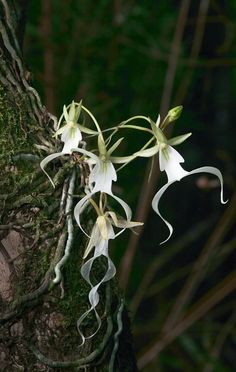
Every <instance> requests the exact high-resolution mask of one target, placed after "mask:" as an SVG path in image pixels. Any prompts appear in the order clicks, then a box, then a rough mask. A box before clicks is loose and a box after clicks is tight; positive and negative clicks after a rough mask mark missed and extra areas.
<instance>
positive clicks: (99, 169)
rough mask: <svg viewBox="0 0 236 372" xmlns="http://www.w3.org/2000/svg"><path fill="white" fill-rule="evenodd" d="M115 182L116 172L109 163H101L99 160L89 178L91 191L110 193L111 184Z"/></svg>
mask: <svg viewBox="0 0 236 372" xmlns="http://www.w3.org/2000/svg"><path fill="white" fill-rule="evenodd" d="M116 180H117V175H116V171H115V168H114V165H113V164H112V162H111V161H106V162H103V161H101V160H99V163H97V164H96V165H95V166H94V168H93V169H92V171H91V173H90V176H89V184H90V186H91V185H92V184H93V183H94V186H92V191H93V192H94V193H95V192H98V191H100V192H105V193H107V194H111V193H112V182H113V181H116Z"/></svg>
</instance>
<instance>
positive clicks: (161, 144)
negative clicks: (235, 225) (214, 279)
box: [134, 106, 227, 244]
mask: <svg viewBox="0 0 236 372" xmlns="http://www.w3.org/2000/svg"><path fill="white" fill-rule="evenodd" d="M181 111H182V106H178V107H175V108H174V109H172V110H170V111H169V112H168V115H167V116H166V117H165V119H164V121H163V122H161V119H160V115H159V116H158V118H157V121H156V123H154V122H153V121H152V120H151V119H149V120H150V124H151V128H152V132H153V136H154V137H153V138H154V139H155V140H156V144H155V145H154V146H152V147H150V148H147V149H144V150H141V151H138V152H137V153H136V155H137V156H140V157H151V156H153V155H155V154H157V153H158V152H159V164H160V170H161V171H165V172H166V174H167V178H168V181H167V183H166V184H165V185H164V186H163V187H162V188H161V189H160V190H159V191H158V192H157V193H156V194H155V196H154V198H153V200H152V208H153V209H154V211H155V212H156V213H157V214H158V215H159V217H160V218H161V219H162V220H163V221H164V222H165V224H166V226H167V227H168V229H169V236H168V237H167V238H166V239H165V240H164V241H163V242H162V243H161V244H163V243H165V242H167V241H168V240H169V239H170V237H171V235H172V233H173V227H172V226H171V224H170V223H169V222H168V221H167V220H166V219H165V218H164V217H163V216H162V214H161V213H160V211H159V201H160V199H161V197H162V195H163V194H164V192H165V191H166V190H167V188H168V187H169V186H170V185H171V184H172V183H174V182H176V181H180V180H181V179H182V178H184V177H187V176H189V175H191V174H195V173H209V174H212V175H215V176H216V177H218V179H219V181H220V186H221V194H220V198H221V203H222V204H225V203H227V201H224V200H223V177H222V174H221V172H220V171H219V169H217V168H215V167H210V166H205V167H201V168H197V169H194V170H192V171H190V172H189V171H186V170H185V169H184V168H183V167H182V166H181V165H180V163H183V162H184V158H183V157H182V156H181V155H180V154H179V153H178V151H176V150H175V149H174V148H173V147H172V146H176V145H179V144H181V143H182V142H184V141H185V140H186V139H187V138H188V137H190V136H191V133H186V134H184V135H180V136H177V137H173V138H170V139H167V138H166V136H165V135H164V133H163V129H165V127H166V126H167V125H168V124H169V123H171V122H172V121H175V120H176V119H178V118H179V116H180V114H181ZM134 155H135V154H134Z"/></svg>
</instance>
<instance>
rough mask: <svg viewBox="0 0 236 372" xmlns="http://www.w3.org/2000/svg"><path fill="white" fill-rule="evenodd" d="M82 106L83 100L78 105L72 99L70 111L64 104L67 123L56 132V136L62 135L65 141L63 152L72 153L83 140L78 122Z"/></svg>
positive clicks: (62, 139)
mask: <svg viewBox="0 0 236 372" xmlns="http://www.w3.org/2000/svg"><path fill="white" fill-rule="evenodd" d="M81 106H82V102H80V103H79V105H78V106H77V107H76V106H75V102H74V101H72V103H71V105H70V108H69V111H67V108H66V106H65V105H64V106H63V116H64V119H65V121H66V124H65V125H64V126H63V127H60V128H58V130H57V131H56V133H55V136H58V135H61V141H62V142H64V147H63V149H62V153H63V154H70V153H71V150H72V149H73V148H76V147H78V145H79V142H80V141H81V140H82V134H81V131H80V128H79V126H78V123H77V122H78V119H79V116H80V113H81ZM59 126H60V121H59Z"/></svg>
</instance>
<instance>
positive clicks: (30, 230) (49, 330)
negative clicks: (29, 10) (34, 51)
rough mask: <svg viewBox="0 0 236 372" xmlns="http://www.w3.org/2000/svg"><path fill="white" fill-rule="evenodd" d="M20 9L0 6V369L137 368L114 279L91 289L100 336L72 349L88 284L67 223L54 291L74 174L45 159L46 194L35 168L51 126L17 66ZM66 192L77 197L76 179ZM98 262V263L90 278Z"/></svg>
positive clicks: (49, 142) (76, 237)
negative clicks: (47, 166) (69, 244)
mask: <svg viewBox="0 0 236 372" xmlns="http://www.w3.org/2000/svg"><path fill="white" fill-rule="evenodd" d="M25 7H26V1H25V0H17V1H16V0H15V1H13V0H11V1H6V0H0V53H1V60H0V128H1V131H0V172H1V179H0V216H1V225H0V272H1V280H0V370H1V371H19V370H23V371H38V370H40V371H41V370H42V371H51V370H54V369H57V370H64V369H66V368H67V369H68V370H70V371H78V370H80V369H83V370H87V371H122V372H125V371H127V372H129V371H136V370H137V368H136V363H135V357H134V352H133V347H132V337H131V334H130V324H129V319H128V316H127V312H126V310H125V309H124V306H123V300H122V297H121V295H120V293H119V290H118V287H117V282H116V281H115V280H113V281H112V282H111V283H110V284H107V285H106V286H105V285H104V287H103V288H102V289H101V291H100V304H99V306H98V311H99V313H100V315H101V318H102V327H101V329H100V331H99V332H98V333H96V335H95V336H94V337H92V338H91V339H89V340H87V341H86V343H85V345H84V346H83V347H79V344H80V342H81V339H80V336H79V333H78V331H77V328H76V321H77V320H78V318H79V316H80V315H81V314H82V313H83V312H84V311H86V310H87V309H88V290H89V287H88V285H87V284H86V283H85V282H84V280H83V278H82V277H81V275H80V266H81V262H82V255H83V252H84V244H85V243H86V240H85V238H84V237H83V236H82V234H81V232H80V231H79V230H76V226H74V234H73V245H72V247H71V252H70V255H69V258H68V259H67V261H66V263H65V265H64V267H63V280H62V281H61V282H60V284H58V285H55V284H53V278H54V276H55V274H54V268H55V265H56V263H57V262H58V261H59V260H60V259H61V258H62V257H63V255H64V250H65V246H66V243H67V239H68V233H67V222H68V221H67V220H68V218H67V217H68V214H66V213H65V205H67V202H68V199H69V197H70V194H69V192H68V188H69V187H70V186H71V185H72V175H73V174H74V172H78V170H76V161H75V160H74V161H73V160H71V162H70V163H69V165H68V162H67V163H63V161H62V160H58V161H57V162H54V163H53V165H52V166H51V168H50V169H49V170H50V172H51V173H50V174H53V179H54V183H55V189H53V188H52V186H51V185H50V182H49V181H48V179H47V178H46V177H45V175H44V173H43V172H42V171H41V168H40V167H39V162H40V160H41V159H43V158H44V157H45V156H46V155H47V154H49V153H52V152H55V147H56V142H55V140H54V139H53V137H52V134H53V127H54V128H55V125H56V122H57V120H56V118H55V117H53V116H52V115H50V114H49V113H48V112H47V111H46V110H45V108H44V107H43V106H42V104H41V101H40V98H39V96H38V94H37V92H36V91H35V90H34V89H33V88H32V86H31V85H30V81H29V77H30V74H29V73H28V72H27V71H26V70H25V68H24V65H23V63H22V55H21V50H20V46H19V45H21V43H22V37H23V33H22V30H23V29H24V14H25ZM72 186H73V187H74V192H73V193H74V194H78V193H79V192H80V190H79V187H80V185H79V182H78V181H75V182H74V183H73V185H72ZM89 218H90V217H89V215H87V216H86V217H85V220H84V221H83V223H84V224H87V225H88V224H89V223H90V221H89ZM104 265H105V264H104V263H103V261H102V260H100V262H99V265H97V266H96V267H95V269H96V276H97V275H99V274H100V275H102V273H103V271H104ZM84 325H85V332H88V331H89V330H93V329H94V318H93V317H90V318H88V320H86V322H84Z"/></svg>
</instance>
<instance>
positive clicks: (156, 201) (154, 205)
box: [152, 180, 175, 244]
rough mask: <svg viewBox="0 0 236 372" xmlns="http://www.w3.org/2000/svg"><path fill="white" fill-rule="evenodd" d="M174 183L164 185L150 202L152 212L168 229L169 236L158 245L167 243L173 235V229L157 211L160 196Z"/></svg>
mask: <svg viewBox="0 0 236 372" xmlns="http://www.w3.org/2000/svg"><path fill="white" fill-rule="evenodd" d="M174 182H175V181H174V180H173V181H171V182H168V183H166V184H165V185H164V186H163V187H162V188H161V189H160V190H159V191H158V192H157V193H156V195H155V196H154V198H153V200H152V208H153V209H154V211H155V212H156V213H157V214H158V216H159V217H161V219H162V221H164V222H165V224H166V226H167V227H168V229H169V236H168V237H167V238H166V239H165V240H164V241H163V242H161V243H160V244H163V243H165V242H167V241H168V240H169V239H170V237H171V235H172V233H173V227H172V226H171V224H170V223H169V222H168V221H167V220H166V219H165V218H164V217H163V216H162V215H161V213H160V211H159V201H160V199H161V197H162V195H163V194H164V192H165V191H166V190H167V189H168V187H169V186H170V185H171V184H172V183H174Z"/></svg>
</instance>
